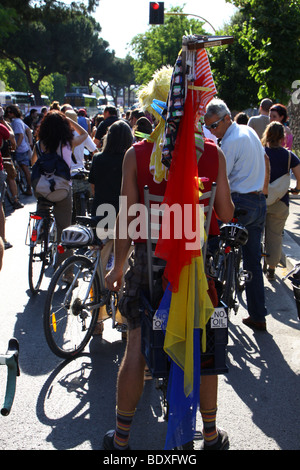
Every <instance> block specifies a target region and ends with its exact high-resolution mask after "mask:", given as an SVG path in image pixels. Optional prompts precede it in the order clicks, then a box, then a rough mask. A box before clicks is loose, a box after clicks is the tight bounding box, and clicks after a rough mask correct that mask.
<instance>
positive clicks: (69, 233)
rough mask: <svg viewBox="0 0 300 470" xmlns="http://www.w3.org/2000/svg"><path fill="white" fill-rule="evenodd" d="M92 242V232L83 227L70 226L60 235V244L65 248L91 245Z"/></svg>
mask: <svg viewBox="0 0 300 470" xmlns="http://www.w3.org/2000/svg"><path fill="white" fill-rule="evenodd" d="M93 240H94V235H93V232H92V230H90V229H89V228H88V227H84V226H83V225H71V226H70V227H67V228H65V229H64V230H63V231H62V234H61V243H62V245H66V246H73V247H76V246H77V247H80V246H87V245H91V244H92V243H93Z"/></svg>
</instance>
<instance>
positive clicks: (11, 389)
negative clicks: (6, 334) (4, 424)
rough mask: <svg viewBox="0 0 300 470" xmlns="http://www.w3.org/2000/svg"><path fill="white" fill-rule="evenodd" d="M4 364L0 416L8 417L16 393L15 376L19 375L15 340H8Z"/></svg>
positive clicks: (17, 348) (17, 347) (17, 350)
mask: <svg viewBox="0 0 300 470" xmlns="http://www.w3.org/2000/svg"><path fill="white" fill-rule="evenodd" d="M5 363H6V366H7V382H6V392H5V398H4V404H3V407H2V409H1V414H2V416H8V415H9V413H10V410H11V407H12V404H13V401H14V397H15V392H16V381H17V376H19V375H20V369H19V342H18V340H17V339H16V338H11V339H10V340H9V343H8V350H7V352H6V358H5Z"/></svg>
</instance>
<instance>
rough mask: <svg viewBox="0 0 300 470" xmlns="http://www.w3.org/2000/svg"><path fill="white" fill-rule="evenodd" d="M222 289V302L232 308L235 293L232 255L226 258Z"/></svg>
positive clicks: (231, 252)
mask: <svg viewBox="0 0 300 470" xmlns="http://www.w3.org/2000/svg"><path fill="white" fill-rule="evenodd" d="M224 281H225V282H224V289H223V294H222V300H223V302H224V303H225V305H227V307H228V308H229V309H230V308H233V307H234V303H235V302H234V298H233V295H234V292H235V266H234V253H233V251H230V253H228V254H227V256H226V268H225V273H224Z"/></svg>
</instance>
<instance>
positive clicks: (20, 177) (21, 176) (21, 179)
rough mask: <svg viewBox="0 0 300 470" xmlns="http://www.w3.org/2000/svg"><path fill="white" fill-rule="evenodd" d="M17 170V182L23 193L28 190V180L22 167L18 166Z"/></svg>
mask: <svg viewBox="0 0 300 470" xmlns="http://www.w3.org/2000/svg"><path fill="white" fill-rule="evenodd" d="M16 170H17V173H18V174H17V184H18V186H19V188H20V191H21V193H22V194H25V193H26V191H27V180H26V176H25V173H24V171H23V170H22V168H20V167H19V166H17V168H16Z"/></svg>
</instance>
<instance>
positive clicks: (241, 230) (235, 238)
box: [220, 224, 248, 246]
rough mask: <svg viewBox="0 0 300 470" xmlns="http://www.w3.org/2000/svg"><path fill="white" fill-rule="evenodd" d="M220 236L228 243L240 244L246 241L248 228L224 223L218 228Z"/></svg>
mask: <svg viewBox="0 0 300 470" xmlns="http://www.w3.org/2000/svg"><path fill="white" fill-rule="evenodd" d="M220 234H221V238H222V239H223V240H226V241H227V242H229V243H230V244H233V245H236V246H240V245H245V244H246V243H247V241H248V230H247V229H246V228H245V227H243V226H242V225H238V224H224V225H222V226H221V228H220Z"/></svg>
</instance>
